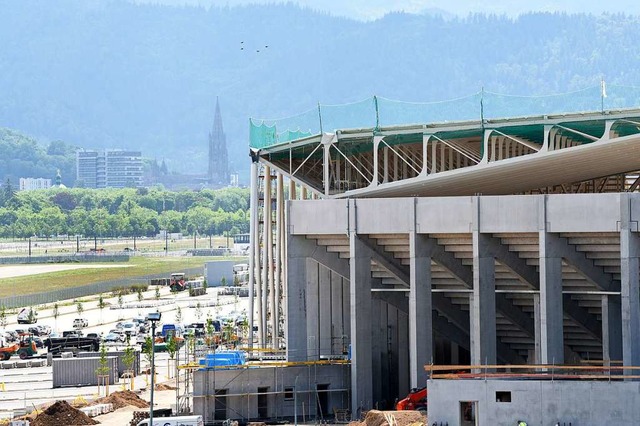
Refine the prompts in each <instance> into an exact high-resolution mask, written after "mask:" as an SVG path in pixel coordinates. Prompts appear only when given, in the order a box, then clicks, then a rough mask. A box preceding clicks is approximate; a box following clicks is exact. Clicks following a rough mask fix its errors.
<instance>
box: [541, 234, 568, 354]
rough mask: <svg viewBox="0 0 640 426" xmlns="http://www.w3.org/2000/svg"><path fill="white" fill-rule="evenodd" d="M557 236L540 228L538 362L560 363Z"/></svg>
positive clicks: (561, 340)
mask: <svg viewBox="0 0 640 426" xmlns="http://www.w3.org/2000/svg"><path fill="white" fill-rule="evenodd" d="M557 239H558V237H557V236H556V235H553V234H550V233H548V232H546V230H542V231H540V232H539V241H540V243H539V244H540V361H541V363H542V364H564V336H563V317H564V316H563V308H562V257H561V255H560V253H559V250H558V244H557Z"/></svg>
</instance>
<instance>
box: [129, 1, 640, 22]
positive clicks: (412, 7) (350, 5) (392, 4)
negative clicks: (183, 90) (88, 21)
mask: <svg viewBox="0 0 640 426" xmlns="http://www.w3.org/2000/svg"><path fill="white" fill-rule="evenodd" d="M131 1H135V2H137V3H155V4H166V5H191V6H203V7H210V6H221V5H227V6H239V5H249V4H275V3H291V4H297V5H300V6H304V7H308V8H310V9H312V10H317V11H322V12H328V13H331V14H332V15H335V16H343V17H350V18H356V19H362V20H371V19H378V18H381V17H382V16H384V15H386V14H388V13H391V12H407V13H413V14H428V15H434V14H440V15H443V16H452V15H457V16H462V17H464V16H466V15H468V14H470V13H487V14H499V15H501V14H505V15H508V16H517V15H521V14H523V13H529V12H552V13H553V12H568V13H592V14H601V13H626V14H635V15H637V14H640V3H639V2H637V1H633V0H614V1H607V2H602V1H594V0H591V1H583V0H555V1H540V0H537V1H536V0H534V1H532V0H492V1H474V0H347V1H345V0H293V1H292V0H279V1H274V0H226V1H225V2H221V1H220V0H131Z"/></svg>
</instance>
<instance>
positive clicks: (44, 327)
mask: <svg viewBox="0 0 640 426" xmlns="http://www.w3.org/2000/svg"><path fill="white" fill-rule="evenodd" d="M36 327H37V328H38V329H39V330H40V336H43V335H49V334H51V327H50V326H48V325H46V324H38V325H37V326H36Z"/></svg>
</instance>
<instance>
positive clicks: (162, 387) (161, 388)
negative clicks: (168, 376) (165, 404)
mask: <svg viewBox="0 0 640 426" xmlns="http://www.w3.org/2000/svg"><path fill="white" fill-rule="evenodd" d="M156 390H158V391H166V390H176V388H175V387H174V386H171V385H165V384H164V383H158V384H157V385H156Z"/></svg>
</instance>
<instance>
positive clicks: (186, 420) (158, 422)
mask: <svg viewBox="0 0 640 426" xmlns="http://www.w3.org/2000/svg"><path fill="white" fill-rule="evenodd" d="M138 426H149V419H146V420H142V421H140V423H138ZM153 426H204V422H203V421H202V416H181V417H154V418H153Z"/></svg>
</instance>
